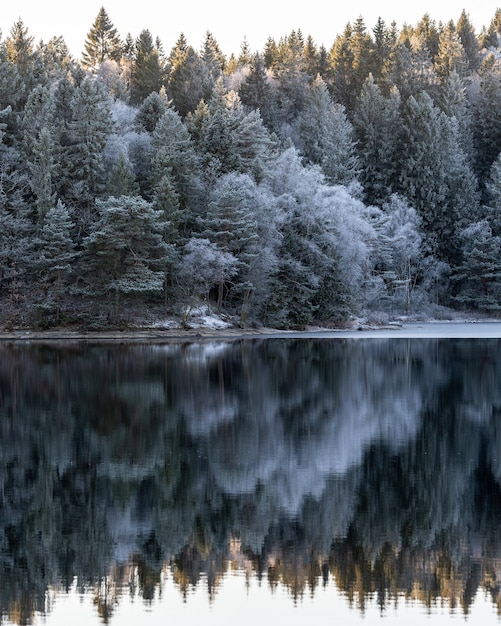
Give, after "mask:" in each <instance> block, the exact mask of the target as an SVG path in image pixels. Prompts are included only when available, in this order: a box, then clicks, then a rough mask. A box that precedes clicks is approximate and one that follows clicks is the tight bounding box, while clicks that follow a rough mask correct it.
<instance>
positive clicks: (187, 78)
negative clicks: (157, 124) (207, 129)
mask: <svg viewBox="0 0 501 626" xmlns="http://www.w3.org/2000/svg"><path fill="white" fill-rule="evenodd" d="M167 91H168V94H169V97H170V98H172V102H173V104H174V108H175V109H176V111H177V112H178V113H179V115H181V117H182V118H184V117H186V115H187V114H188V113H189V112H190V111H194V110H195V109H196V108H197V105H198V103H199V102H200V100H201V99H202V98H203V97H204V96H205V95H206V67H205V65H204V63H203V61H202V59H201V58H200V57H199V55H198V54H197V53H196V52H195V50H194V49H193V48H192V47H191V46H189V45H188V43H187V41H186V38H185V36H184V35H183V34H181V36H180V37H179V39H178V40H177V42H176V45H175V46H174V48H173V49H172V51H171V53H170V55H169V75H168V80H167Z"/></svg>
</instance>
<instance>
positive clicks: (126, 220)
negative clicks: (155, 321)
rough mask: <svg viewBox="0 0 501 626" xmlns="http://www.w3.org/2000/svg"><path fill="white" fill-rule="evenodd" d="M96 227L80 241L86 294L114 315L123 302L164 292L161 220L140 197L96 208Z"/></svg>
mask: <svg viewBox="0 0 501 626" xmlns="http://www.w3.org/2000/svg"><path fill="white" fill-rule="evenodd" d="M97 208H98V212H99V218H98V221H97V222H96V224H95V227H94V229H93V230H92V232H91V233H90V234H89V235H88V237H86V238H85V240H84V242H83V246H84V268H85V274H86V279H85V280H86V292H87V293H88V295H90V296H91V297H97V298H103V297H105V298H107V300H108V305H109V306H110V307H112V306H113V307H114V308H115V310H114V312H115V314H118V309H117V307H118V304H119V302H120V299H121V298H122V297H127V296H137V295H140V294H142V295H148V294H150V295H151V294H159V293H161V292H162V289H163V286H164V278H165V274H164V264H165V261H166V259H165V256H166V246H165V243H164V241H163V231H164V226H163V215H162V213H161V212H160V211H157V210H156V209H154V207H153V205H152V204H151V203H149V202H147V201H146V200H143V199H142V198H139V197H130V196H121V197H119V198H114V197H110V198H108V199H107V200H100V201H98V203H97Z"/></svg>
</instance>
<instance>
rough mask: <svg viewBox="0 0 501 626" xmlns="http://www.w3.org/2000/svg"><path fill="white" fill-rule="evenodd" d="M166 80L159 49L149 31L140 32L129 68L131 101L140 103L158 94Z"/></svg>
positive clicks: (163, 60)
mask: <svg viewBox="0 0 501 626" xmlns="http://www.w3.org/2000/svg"><path fill="white" fill-rule="evenodd" d="M166 79H167V75H166V63H165V59H164V58H163V54H162V50H161V48H160V47H159V46H158V45H157V44H155V43H154V42H153V37H152V35H151V33H150V31H149V30H143V31H141V33H140V35H139V37H138V38H137V41H136V51H135V55H134V61H133V63H132V68H131V101H132V102H133V103H134V104H140V103H142V102H143V101H144V100H145V99H146V98H147V97H148V96H149V95H150V94H151V93H152V92H154V91H155V92H157V93H158V92H160V90H161V89H162V87H163V86H164V84H165V82H166Z"/></svg>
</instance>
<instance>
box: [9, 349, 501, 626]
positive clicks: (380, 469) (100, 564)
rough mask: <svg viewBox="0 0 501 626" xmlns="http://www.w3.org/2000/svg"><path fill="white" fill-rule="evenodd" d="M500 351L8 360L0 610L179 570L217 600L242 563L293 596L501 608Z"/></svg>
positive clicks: (104, 591) (102, 604) (127, 354)
mask: <svg viewBox="0 0 501 626" xmlns="http://www.w3.org/2000/svg"><path fill="white" fill-rule="evenodd" d="M499 348H500V345H499V342H497V341H483V340H478V341H476V342H471V341H430V340H393V341H378V340H370V341H362V340H358V341H352V342H349V341H342V340H338V341H326V340H322V341H304V340H291V341H283V340H268V341H255V342H251V341H244V342H234V343H228V344H225V343H214V344H210V343H205V344H204V343H202V344H193V345H188V344H180V345H167V346H157V347H129V348H124V347H116V348H113V347H108V348H97V347H89V348H87V349H85V350H80V349H79V348H78V347H74V348H71V349H49V348H44V347H31V348H23V347H20V346H17V347H16V346H10V347H9V346H6V345H4V346H0V437H1V446H0V494H1V496H2V499H1V500H0V504H1V506H0V611H2V612H5V613H7V614H10V616H11V618H12V619H13V620H14V621H17V622H19V623H28V622H29V621H30V620H31V619H32V616H33V613H34V612H35V611H43V610H44V609H45V608H46V593H47V589H48V588H52V587H54V586H56V587H57V586H62V587H63V588H67V589H70V588H72V586H73V585H74V584H75V581H76V584H77V586H78V588H79V589H81V590H84V589H89V588H90V589H93V590H94V595H95V598H96V609H97V610H98V611H99V612H100V615H101V617H102V619H103V620H104V621H108V620H110V619H112V615H113V609H114V606H115V604H116V602H117V601H119V598H120V596H121V594H122V593H123V590H124V589H129V590H131V589H133V590H134V591H133V592H134V593H137V594H138V595H140V596H141V597H142V598H144V599H145V600H151V599H152V598H154V596H155V593H156V590H158V589H159V588H160V587H161V584H162V577H163V576H162V572H164V571H168V572H169V573H170V574H169V575H171V576H172V577H173V579H174V580H175V581H176V583H177V584H178V586H179V589H180V591H181V592H182V593H183V594H186V593H187V592H188V590H189V588H190V587H192V586H193V585H197V584H200V581H203V582H204V584H206V585H207V589H208V593H209V594H210V595H211V596H213V595H214V594H215V593H216V592H217V588H218V585H219V584H220V581H221V579H222V577H223V576H224V574H225V572H226V571H227V570H228V567H230V566H232V567H243V568H245V569H246V570H247V571H248V572H251V571H252V572H254V573H255V575H257V576H259V577H260V578H265V579H266V580H268V582H269V584H270V585H271V586H274V585H276V584H278V583H279V582H280V583H282V584H285V585H287V587H288V588H289V589H290V592H291V596H292V597H293V598H294V599H300V598H301V597H302V596H303V595H304V593H305V592H308V593H312V592H313V591H314V590H315V588H316V586H317V585H319V584H323V583H325V582H326V581H328V580H329V579H330V578H332V579H333V580H335V582H336V585H337V586H338V587H339V588H340V589H341V590H343V591H344V592H345V593H346V594H347V596H348V597H349V598H351V599H352V601H353V603H354V605H355V606H358V607H360V608H361V609H363V606H364V602H365V599H366V597H367V594H376V595H377V597H378V599H379V602H380V604H381V606H382V607H384V606H386V605H387V603H388V602H389V601H391V600H393V599H395V598H397V597H399V596H401V595H403V596H405V597H406V598H408V599H413V600H418V601H420V602H422V603H424V604H425V605H426V606H432V605H433V604H434V603H435V602H437V601H438V600H439V599H440V598H443V599H446V600H447V601H448V602H449V603H450V604H451V606H454V605H455V604H458V606H461V607H463V610H465V611H467V610H468V607H469V606H470V605H471V602H472V600H473V598H474V596H475V593H476V591H477V590H478V588H479V586H480V587H482V588H483V589H485V590H486V591H487V592H488V593H489V594H491V596H492V598H493V602H494V603H500V604H501V589H500V586H499V585H500V584H499V582H498V581H499V580H501V575H500V574H501V535H500V530H499V528H498V520H499V518H500V514H501V469H500V468H501V461H500V460H499V459H501V429H500V427H499V424H498V421H499V419H498V418H499V414H500V408H501V389H500V387H499V384H498V381H499V380H500V379H501V377H500V374H501V351H500V350H499Z"/></svg>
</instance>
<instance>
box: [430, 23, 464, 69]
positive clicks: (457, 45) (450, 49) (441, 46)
mask: <svg viewBox="0 0 501 626" xmlns="http://www.w3.org/2000/svg"><path fill="white" fill-rule="evenodd" d="M434 65H435V70H436V72H437V75H438V76H439V78H441V79H445V78H447V77H449V76H450V75H451V74H452V72H455V73H456V74H458V75H459V76H465V75H466V74H467V73H468V57H467V56H466V52H465V50H464V48H463V44H462V42H461V38H460V37H459V34H458V33H457V31H456V27H455V25H454V22H449V23H448V24H447V25H446V26H445V28H443V29H442V31H441V32H440V36H439V39H438V52H437V54H436V56H435V59H434Z"/></svg>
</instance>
